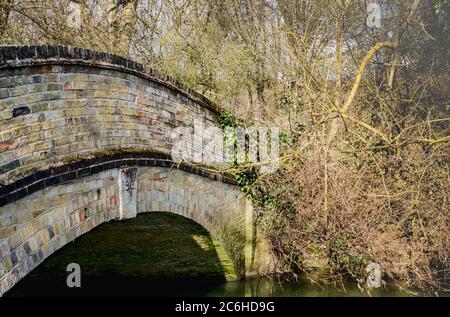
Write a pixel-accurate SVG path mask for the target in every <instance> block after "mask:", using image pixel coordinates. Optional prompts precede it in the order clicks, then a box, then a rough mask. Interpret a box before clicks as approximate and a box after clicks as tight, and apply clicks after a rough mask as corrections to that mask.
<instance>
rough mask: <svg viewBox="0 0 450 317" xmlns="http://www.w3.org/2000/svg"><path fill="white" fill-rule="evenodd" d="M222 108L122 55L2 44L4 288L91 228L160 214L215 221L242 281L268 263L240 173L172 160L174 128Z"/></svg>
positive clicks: (209, 117)
mask: <svg viewBox="0 0 450 317" xmlns="http://www.w3.org/2000/svg"><path fill="white" fill-rule="evenodd" d="M219 116H220V109H219V108H218V107H217V106H216V105H214V104H213V103H212V102H210V101H209V100H207V99H206V98H205V97H203V96H202V95H199V94H198V93H196V92H194V91H192V90H190V89H188V88H187V87H184V86H183V85H181V84H180V83H178V82H177V81H175V80H173V79H172V78H170V77H167V76H162V75H160V74H158V73H157V72H155V71H154V70H152V69H148V68H147V67H145V66H143V65H141V64H138V63H136V62H134V61H131V60H127V59H124V58H122V57H120V56H116V55H112V54H108V53H100V52H95V51H90V50H86V49H79V48H74V47H67V46H0V127H1V130H0V295H1V294H3V293H5V292H6V291H8V290H9V289H10V288H11V287H12V286H13V285H14V284H15V283H17V282H18V281H19V280H20V279H21V278H22V277H24V276H25V275H26V274H27V273H28V272H30V271H31V270H33V269H34V268H35V267H36V266H38V265H39V264H40V263H41V262H42V261H43V260H44V259H45V258H47V257H48V256H49V255H51V254H52V253H54V252H55V251H56V250H58V249H59V248H61V247H63V246H64V245H65V244H67V243H68V242H70V241H73V240H74V239H76V238H77V237H79V236H80V235H82V234H84V233H86V232H88V231H89V230H91V229H92V228H94V227H96V226H98V225H100V224H102V223H104V222H107V221H110V220H112V219H126V218H132V217H135V216H136V214H137V213H141V212H151V211H167V212H172V213H176V214H180V215H183V216H185V217H188V218H190V219H192V220H194V221H196V222H197V223H199V224H201V225H202V226H203V227H205V228H206V229H207V230H208V231H209V232H210V233H211V235H212V236H213V237H215V238H217V240H218V241H220V242H221V245H222V246H223V248H224V249H225V250H226V253H227V254H228V256H229V258H230V259H231V260H232V262H233V265H234V269H235V277H236V278H240V277H242V276H244V275H245V273H248V272H251V271H260V270H262V269H266V268H267V267H268V266H267V265H268V261H267V256H265V253H266V252H264V251H263V250H264V247H263V245H264V243H263V242H262V239H261V238H259V236H258V235H257V234H256V226H255V225H254V221H253V219H252V210H251V205H250V204H249V202H248V201H247V200H246V198H245V197H244V196H243V195H242V194H241V192H240V190H239V188H238V187H237V186H236V184H235V182H234V180H233V179H232V178H230V177H228V176H226V175H217V174H213V173H211V172H207V171H206V170H203V169H201V168H199V167H193V166H191V165H187V164H176V163H174V162H173V161H172V160H171V156H170V153H171V149H172V147H173V142H174V140H173V138H172V137H171V135H170V131H172V130H173V128H176V127H188V128H191V127H192V125H193V122H194V120H200V121H201V122H202V123H203V124H204V125H205V127H212V126H216V125H217V120H218V118H219Z"/></svg>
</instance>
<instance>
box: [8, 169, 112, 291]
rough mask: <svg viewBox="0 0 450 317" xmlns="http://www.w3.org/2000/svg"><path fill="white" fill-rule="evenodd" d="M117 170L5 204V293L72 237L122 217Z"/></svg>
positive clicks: (49, 188)
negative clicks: (119, 210)
mask: <svg viewBox="0 0 450 317" xmlns="http://www.w3.org/2000/svg"><path fill="white" fill-rule="evenodd" d="M117 175H118V170H117V169H113V170H109V171H104V172H101V173H99V174H96V175H92V176H89V177H85V178H81V179H78V180H76V181H74V182H71V183H67V184H65V185H60V186H54V187H48V188H45V189H43V190H41V191H38V192H36V193H34V194H31V195H29V196H27V197H26V198H23V199H20V200H18V201H16V202H15V203H13V204H9V205H7V206H4V207H2V208H0V234H1V236H2V238H0V295H1V294H3V293H4V292H6V291H7V290H8V289H10V288H11V287H12V286H13V285H14V284H15V283H17V281H19V280H20V279H21V278H22V277H24V276H25V275H26V274H27V273H29V272H30V271H31V270H32V269H33V268H35V267H36V266H37V265H39V264H40V263H41V262H42V261H43V260H44V259H45V258H47V257H48V256H49V255H51V254H52V253H53V252H55V251H56V250H58V249H59V248H61V247H62V246H64V245H65V244H66V243H67V242H70V241H73V240H74V239H75V238H77V237H79V236H80V235H82V234H84V233H86V232H88V231H89V230H91V229H92V228H94V227H96V226H98V225H99V224H101V223H103V222H105V221H109V220H111V219H115V218H117V215H118V183H117Z"/></svg>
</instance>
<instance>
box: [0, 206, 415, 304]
mask: <svg viewBox="0 0 450 317" xmlns="http://www.w3.org/2000/svg"><path fill="white" fill-rule="evenodd" d="M69 263H78V264H79V265H80V266H81V273H82V274H81V288H68V287H67V285H66V278H67V275H68V273H67V271H66V268H67V265H68V264H69ZM225 276H226V269H224V266H223V265H222V263H221V261H220V260H219V257H218V256H217V252H216V249H215V247H214V244H213V242H212V240H211V237H210V236H209V233H208V232H207V231H206V230H205V229H204V228H202V227H201V226H200V225H198V224H197V223H195V222H193V221H191V220H189V219H186V218H184V217H181V216H177V215H173V214H169V213H148V214H141V215H139V216H138V217H137V218H135V219H130V220H127V221H120V222H119V221H117V222H110V223H107V224H103V225H101V226H99V227H97V228H95V229H94V230H92V231H90V232H89V233H87V234H85V235H83V236H82V237H79V238H78V239H76V240H75V242H74V243H70V244H68V245H66V246H65V247H63V248H62V249H60V250H58V251H57V252H56V253H55V254H53V255H52V256H50V257H49V258H48V259H46V260H45V261H44V262H43V263H42V264H41V265H39V266H38V267H37V268H36V269H35V270H33V271H32V272H30V274H28V275H27V276H26V277H25V278H23V279H22V280H21V281H20V282H19V283H18V284H17V285H16V286H14V287H13V288H12V289H11V290H10V291H9V292H7V293H6V294H5V296H11V297H19V296H23V297H28V296H33V297H35V296H39V297H46V296H52V297H53V296H65V297H72V296H75V297H76V296H95V297H98V296H157V297H161V296H162V297H165V296H183V297H189V296H237V297H243V296H247V297H248V296H263V297H266V296H368V294H366V293H363V292H361V291H360V290H359V288H358V287H357V285H356V283H351V282H345V283H343V284H342V286H343V287H339V288H337V287H334V286H333V285H326V286H320V285H317V284H315V283H312V282H310V281H309V280H305V279H302V280H299V281H297V282H288V281H283V280H282V279H279V278H269V277H256V276H255V277H250V278H247V279H245V280H242V281H236V282H226V280H225ZM370 295H371V296H409V295H411V294H410V293H408V292H404V291H399V290H398V289H395V288H391V289H388V290H375V291H372V292H371V294H370Z"/></svg>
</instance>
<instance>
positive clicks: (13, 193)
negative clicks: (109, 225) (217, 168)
mask: <svg viewBox="0 0 450 317" xmlns="http://www.w3.org/2000/svg"><path fill="white" fill-rule="evenodd" d="M133 166H157V167H168V168H174V169H179V170H183V171H185V172H189V173H193V174H197V175H200V176H203V177H207V178H210V179H212V180H216V181H221V182H223V183H227V184H230V185H235V186H238V183H237V182H236V180H235V179H234V178H233V177H232V176H231V175H229V174H218V173H214V172H211V171H207V170H205V169H202V168H200V167H196V166H193V165H189V164H186V163H183V162H181V163H180V162H174V161H173V160H172V159H171V157H170V156H169V155H166V154H162V153H156V152H138V153H135V152H125V153H112V154H106V155H97V156H91V157H89V158H80V159H77V160H76V161H74V162H70V163H66V164H63V165H60V166H56V167H51V168H49V169H46V170H40V171H36V172H34V173H33V174H31V175H28V176H26V177H24V178H22V179H19V180H17V181H16V182H14V183H11V184H8V185H4V186H1V185H0V207H2V206H5V205H7V204H9V203H13V202H15V201H17V200H19V199H21V198H23V197H25V196H27V195H30V194H32V193H34V192H36V191H38V190H41V189H44V188H46V187H50V186H56V185H60V184H64V183H67V182H70V181H72V180H74V179H78V178H82V177H86V176H89V175H93V174H97V173H99V172H101V171H105V170H109V169H113V168H121V167H133Z"/></svg>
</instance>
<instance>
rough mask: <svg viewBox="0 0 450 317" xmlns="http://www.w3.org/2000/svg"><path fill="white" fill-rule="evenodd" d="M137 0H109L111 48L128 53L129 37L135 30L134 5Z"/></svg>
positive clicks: (121, 52)
mask: <svg viewBox="0 0 450 317" xmlns="http://www.w3.org/2000/svg"><path fill="white" fill-rule="evenodd" d="M138 2H139V0H109V2H108V21H109V36H110V43H111V45H112V49H113V50H114V51H116V52H117V53H119V54H122V55H128V54H129V50H130V44H131V39H132V37H133V34H134V32H135V30H136V20H137V15H136V7H137V5H138Z"/></svg>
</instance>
